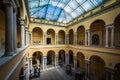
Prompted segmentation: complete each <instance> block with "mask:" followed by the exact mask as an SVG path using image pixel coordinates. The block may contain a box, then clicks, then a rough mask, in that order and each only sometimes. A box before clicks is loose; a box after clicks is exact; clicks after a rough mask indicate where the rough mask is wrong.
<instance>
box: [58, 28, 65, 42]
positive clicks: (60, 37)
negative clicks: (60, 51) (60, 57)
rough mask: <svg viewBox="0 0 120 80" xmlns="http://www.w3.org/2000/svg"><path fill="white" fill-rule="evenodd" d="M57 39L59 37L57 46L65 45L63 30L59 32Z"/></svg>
mask: <svg viewBox="0 0 120 80" xmlns="http://www.w3.org/2000/svg"><path fill="white" fill-rule="evenodd" d="M58 37H59V39H58V40H59V41H58V44H65V32H64V31H63V30H60V31H59V33H58Z"/></svg>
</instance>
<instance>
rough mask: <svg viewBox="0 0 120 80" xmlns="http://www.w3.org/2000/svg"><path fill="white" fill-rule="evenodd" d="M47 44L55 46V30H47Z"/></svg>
mask: <svg viewBox="0 0 120 80" xmlns="http://www.w3.org/2000/svg"><path fill="white" fill-rule="evenodd" d="M46 41H47V44H55V31H54V29H48V30H47V40H46Z"/></svg>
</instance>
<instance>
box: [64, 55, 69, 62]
mask: <svg viewBox="0 0 120 80" xmlns="http://www.w3.org/2000/svg"><path fill="white" fill-rule="evenodd" d="M68 57H69V56H68V53H66V54H65V64H69V61H68Z"/></svg>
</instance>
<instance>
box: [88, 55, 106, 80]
mask: <svg viewBox="0 0 120 80" xmlns="http://www.w3.org/2000/svg"><path fill="white" fill-rule="evenodd" d="M104 67H105V62H104V60H103V59H102V58H101V57H99V56H97V55H93V56H91V57H90V78H91V80H101V79H105V69H104Z"/></svg>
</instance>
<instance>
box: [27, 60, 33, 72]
mask: <svg viewBox="0 0 120 80" xmlns="http://www.w3.org/2000/svg"><path fill="white" fill-rule="evenodd" d="M28 64H29V68H30V70H32V58H29V63H28Z"/></svg>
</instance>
